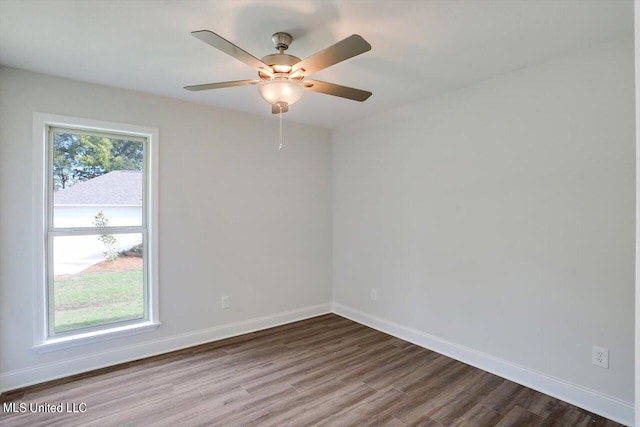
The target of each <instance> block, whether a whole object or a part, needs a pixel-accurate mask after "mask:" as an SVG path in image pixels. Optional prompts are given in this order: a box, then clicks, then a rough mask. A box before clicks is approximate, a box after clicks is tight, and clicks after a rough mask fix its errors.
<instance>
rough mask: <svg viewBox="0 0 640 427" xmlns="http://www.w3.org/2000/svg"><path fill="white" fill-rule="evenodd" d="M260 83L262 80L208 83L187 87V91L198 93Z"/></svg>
mask: <svg viewBox="0 0 640 427" xmlns="http://www.w3.org/2000/svg"><path fill="white" fill-rule="evenodd" d="M258 82H260V80H235V81H233V82H220V83H207V84H203V85H193V86H185V87H184V88H185V89H186V90H191V91H198V90H209V89H222V88H223V87H235V86H249V85H254V84H257V83H258Z"/></svg>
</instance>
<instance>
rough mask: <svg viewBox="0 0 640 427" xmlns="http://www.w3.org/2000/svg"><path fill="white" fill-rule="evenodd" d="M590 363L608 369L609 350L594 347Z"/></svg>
mask: <svg viewBox="0 0 640 427" xmlns="http://www.w3.org/2000/svg"><path fill="white" fill-rule="evenodd" d="M591 363H593V364H594V365H596V366H599V367H601V368H605V369H609V349H608V348H604V347H598V346H597V345H594V346H593V352H592V353H591Z"/></svg>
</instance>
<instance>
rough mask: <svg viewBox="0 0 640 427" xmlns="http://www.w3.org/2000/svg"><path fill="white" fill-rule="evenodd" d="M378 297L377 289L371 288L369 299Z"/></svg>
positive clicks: (374, 299)
mask: <svg viewBox="0 0 640 427" xmlns="http://www.w3.org/2000/svg"><path fill="white" fill-rule="evenodd" d="M377 299H378V291H376V290H375V289H371V301H376V300H377Z"/></svg>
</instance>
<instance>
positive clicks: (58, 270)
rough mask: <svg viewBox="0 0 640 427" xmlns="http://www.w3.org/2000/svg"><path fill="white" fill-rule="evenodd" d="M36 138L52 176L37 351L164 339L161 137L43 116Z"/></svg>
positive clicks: (43, 220) (47, 185)
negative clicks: (160, 333) (149, 336)
mask: <svg viewBox="0 0 640 427" xmlns="http://www.w3.org/2000/svg"><path fill="white" fill-rule="evenodd" d="M34 130H35V131H36V132H35V134H36V136H35V139H36V143H39V144H40V148H41V149H40V150H36V151H38V152H39V153H42V160H43V162H42V164H43V166H44V167H43V168H42V169H43V170H44V174H43V176H42V177H41V178H42V179H41V180H39V181H40V182H42V184H43V187H44V188H43V191H42V193H41V196H42V207H43V209H42V216H41V217H39V218H38V223H39V225H41V226H40V227H38V228H39V229H40V230H41V232H42V233H39V237H38V238H39V241H40V242H41V243H40V246H41V247H42V252H43V257H42V264H43V265H42V268H41V270H40V271H41V280H39V281H40V282H41V283H42V285H43V287H42V289H41V292H40V295H42V298H41V299H42V301H41V303H40V304H39V307H38V308H37V310H39V311H40V313H39V314H40V316H36V317H37V318H38V317H39V319H40V321H39V322H38V331H39V333H37V334H36V348H37V349H39V350H44V351H48V350H53V349H56V348H58V347H66V346H68V345H78V344H82V343H84V342H94V341H96V340H101V339H106V338H111V337H118V336H122V335H127V334H131V333H137V332H142V331H146V330H150V329H155V328H156V327H157V326H158V324H159V322H158V312H157V307H158V305H157V274H156V271H157V270H156V268H155V265H156V259H155V258H156V256H155V254H156V253H157V249H156V231H155V224H156V221H155V218H156V209H155V206H156V199H157V198H156V197H155V195H156V182H157V173H156V169H157V168H156V165H157V160H156V159H157V149H156V147H155V144H157V130H154V129H144V128H139V127H134V126H130V125H118V124H110V123H104V122H95V121H88V120H83V119H72V118H62V117H57V116H49V115H43V114H36V115H35V119H34ZM40 136H41V137H40ZM42 145H44V149H42Z"/></svg>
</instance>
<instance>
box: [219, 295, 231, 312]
mask: <svg viewBox="0 0 640 427" xmlns="http://www.w3.org/2000/svg"><path fill="white" fill-rule="evenodd" d="M220 306H221V307H222V308H223V309H225V310H226V309H227V308H229V297H228V296H223V297H222V298H221V300H220Z"/></svg>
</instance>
